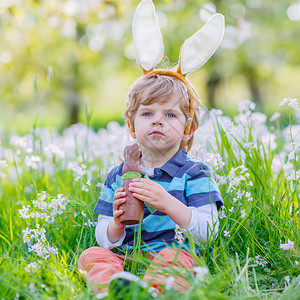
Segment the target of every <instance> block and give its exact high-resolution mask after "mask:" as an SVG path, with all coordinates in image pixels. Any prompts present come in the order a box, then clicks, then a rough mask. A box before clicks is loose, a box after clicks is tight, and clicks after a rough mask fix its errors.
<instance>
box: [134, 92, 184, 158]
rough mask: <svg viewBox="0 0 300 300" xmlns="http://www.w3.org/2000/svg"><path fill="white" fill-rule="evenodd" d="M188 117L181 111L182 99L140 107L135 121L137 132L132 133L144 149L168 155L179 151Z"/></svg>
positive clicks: (172, 99)
mask: <svg viewBox="0 0 300 300" xmlns="http://www.w3.org/2000/svg"><path fill="white" fill-rule="evenodd" d="M185 127H186V117H185V115H184V113H183V112H182V111H181V109H180V97H179V96H173V97H170V98H168V99H166V101H159V99H158V101H157V102H155V103H152V104H150V105H142V104H141V105H140V106H139V108H138V110H137V113H136V116H135V119H134V128H135V132H134V133H131V134H132V136H133V138H136V139H137V141H138V143H139V144H140V146H142V148H146V149H147V150H148V151H151V152H153V153H155V152H158V153H160V154H168V153H170V152H173V153H174V151H177V150H178V149H179V147H180V143H181V141H182V139H183V138H185V139H188V138H187V136H184V134H183V133H184V129H185Z"/></svg>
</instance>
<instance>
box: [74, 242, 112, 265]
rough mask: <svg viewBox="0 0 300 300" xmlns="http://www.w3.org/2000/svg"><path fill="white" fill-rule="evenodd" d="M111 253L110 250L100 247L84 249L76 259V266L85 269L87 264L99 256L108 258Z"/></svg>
mask: <svg viewBox="0 0 300 300" xmlns="http://www.w3.org/2000/svg"><path fill="white" fill-rule="evenodd" d="M111 255H112V252H111V251H110V250H109V249H105V248H102V247H91V248H88V249H86V250H84V251H83V252H82V253H81V254H80V256H79V259H78V267H79V269H83V270H86V269H87V268H88V266H89V265H90V264H92V263H94V262H95V261H97V260H98V259H99V258H102V257H105V258H108V257H110V256H111Z"/></svg>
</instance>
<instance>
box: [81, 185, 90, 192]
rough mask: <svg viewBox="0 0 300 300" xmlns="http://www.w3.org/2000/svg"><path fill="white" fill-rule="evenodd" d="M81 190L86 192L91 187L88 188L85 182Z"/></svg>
mask: <svg viewBox="0 0 300 300" xmlns="http://www.w3.org/2000/svg"><path fill="white" fill-rule="evenodd" d="M81 190H82V191H84V192H88V191H89V190H90V189H89V188H87V187H86V186H85V185H84V184H83V185H82V188H81Z"/></svg>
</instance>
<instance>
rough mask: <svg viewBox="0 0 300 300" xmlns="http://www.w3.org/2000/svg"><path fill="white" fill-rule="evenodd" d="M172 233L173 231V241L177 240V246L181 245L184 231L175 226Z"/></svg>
mask: <svg viewBox="0 0 300 300" xmlns="http://www.w3.org/2000/svg"><path fill="white" fill-rule="evenodd" d="M174 231H175V235H174V239H175V240H177V241H178V243H179V244H181V243H182V242H183V239H184V236H183V232H184V230H183V229H182V228H180V227H179V226H178V225H177V224H176V227H175V229H174Z"/></svg>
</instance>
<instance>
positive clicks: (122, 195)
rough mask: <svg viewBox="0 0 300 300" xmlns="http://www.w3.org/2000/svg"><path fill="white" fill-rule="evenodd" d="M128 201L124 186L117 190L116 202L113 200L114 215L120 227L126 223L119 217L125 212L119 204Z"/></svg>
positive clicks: (116, 223) (115, 221)
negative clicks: (122, 222)
mask: <svg viewBox="0 0 300 300" xmlns="http://www.w3.org/2000/svg"><path fill="white" fill-rule="evenodd" d="M125 202H126V192H125V189H124V188H123V187H120V188H118V189H116V190H115V194H114V202H113V217H114V223H115V225H117V226H118V227H120V228H122V229H123V228H124V227H125V225H122V224H121V223H120V220H119V217H120V216H121V215H122V214H123V213H124V211H123V210H121V209H119V206H120V205H121V204H123V203H125Z"/></svg>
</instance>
